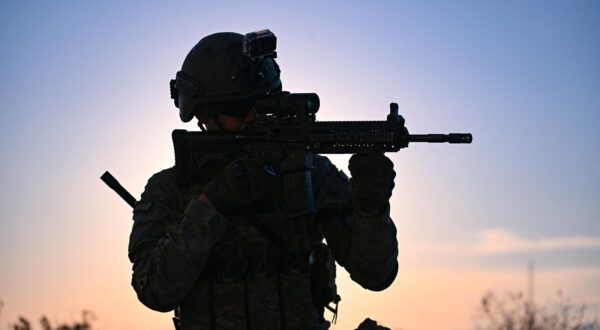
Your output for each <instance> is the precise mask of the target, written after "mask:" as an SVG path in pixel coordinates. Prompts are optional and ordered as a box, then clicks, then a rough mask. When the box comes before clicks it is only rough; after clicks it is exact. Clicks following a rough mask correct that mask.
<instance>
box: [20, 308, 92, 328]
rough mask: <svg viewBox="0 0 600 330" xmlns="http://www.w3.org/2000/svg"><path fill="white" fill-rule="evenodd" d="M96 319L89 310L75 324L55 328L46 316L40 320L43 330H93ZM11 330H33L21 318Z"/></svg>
mask: <svg viewBox="0 0 600 330" xmlns="http://www.w3.org/2000/svg"><path fill="white" fill-rule="evenodd" d="M95 319H96V316H95V315H94V314H93V313H92V312H91V311H88V310H84V311H83V312H81V321H76V322H73V324H68V323H63V324H57V325H56V326H55V327H53V326H52V324H51V323H50V320H48V318H47V317H46V316H42V317H41V318H40V326H41V329H42V330H91V329H92V322H93V321H94V320H95ZM9 329H11V330H33V329H34V328H33V327H32V326H31V322H29V320H28V319H26V318H24V317H22V316H21V317H19V320H18V322H17V323H15V324H11V325H10V326H9Z"/></svg>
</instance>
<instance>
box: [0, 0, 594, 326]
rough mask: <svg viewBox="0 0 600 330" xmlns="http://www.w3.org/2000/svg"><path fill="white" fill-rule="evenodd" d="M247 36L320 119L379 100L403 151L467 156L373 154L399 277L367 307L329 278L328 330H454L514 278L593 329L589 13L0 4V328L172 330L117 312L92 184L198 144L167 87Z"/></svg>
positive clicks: (364, 295)
mask: <svg viewBox="0 0 600 330" xmlns="http://www.w3.org/2000/svg"><path fill="white" fill-rule="evenodd" d="M263 28H269V29H270V30H271V31H273V32H274V33H275V34H276V35H277V37H278V49H277V51H278V55H279V57H278V58H277V61H278V63H279V65H280V66H281V69H282V81H283V87H284V89H285V90H289V91H294V92H315V93H317V94H318V95H319V96H320V99H321V109H320V111H319V113H318V116H317V118H318V120H361V119H362V120H383V119H384V118H385V116H386V114H387V112H388V106H389V103H390V102H397V103H398V104H399V105H400V113H401V114H402V115H403V116H404V117H405V118H406V126H407V127H408V129H409V130H410V131H411V132H412V133H449V132H471V133H473V136H474V142H473V144H471V145H447V144H446V145H433V144H431V145H427V144H414V145H411V146H410V147H409V148H408V149H404V150H402V151H400V152H399V153H396V154H388V156H389V157H390V158H391V159H392V160H393V161H394V164H395V170H396V172H397V177H396V188H395V190H394V194H393V197H392V201H391V204H392V218H393V219H394V222H395V224H396V226H397V227H398V240H399V249H400V256H399V262H400V273H399V274H398V277H397V279H396V281H395V283H394V284H393V285H392V286H391V287H390V288H389V289H387V290H386V291H384V292H380V293H374V292H369V291H365V290H363V289H362V288H361V287H360V286H358V285H357V284H354V283H353V282H352V281H351V280H350V279H349V277H348V275H347V273H346V272H345V271H343V270H341V269H340V271H339V274H338V278H339V280H338V287H339V290H340V293H341V296H342V302H341V303H340V315H339V320H338V323H337V325H336V326H334V327H333V329H340V330H345V329H354V328H355V327H356V326H357V325H358V323H360V321H362V320H363V319H364V318H365V317H371V318H373V319H376V320H378V321H379V322H380V323H383V324H385V325H386V326H388V327H390V328H395V329H400V328H401V329H403V330H435V329H450V330H467V329H473V325H474V324H475V323H476V321H477V313H476V309H477V305H478V303H479V301H480V299H481V297H482V296H483V294H484V293H485V292H486V291H487V290H495V291H496V292H498V293H502V292H505V290H523V291H525V292H526V291H527V264H528V262H530V261H533V262H534V263H535V270H536V271H535V300H536V301H537V302H538V303H543V302H545V301H547V300H548V299H550V298H552V297H554V296H555V293H556V292H557V291H558V290H562V291H563V292H564V293H565V295H567V296H569V297H571V299H572V300H573V301H575V302H580V303H587V304H588V305H589V307H588V311H587V312H588V314H589V315H591V316H597V317H600V147H599V146H600V1H591V0H589V1H583V0H575V1H541V0H540V1H516V0H509V1H495V2H492V1H471V0H461V1H419V2H417V1H412V2H408V1H352V2H350V1H294V2H284V1H271V2H266V1H258V2H257V1H252V2H251V1H219V2H217V1H214V2H208V1H130V2H127V4H125V3H124V1H96V2H92V1H27V2H26V1H21V2H18V1H2V2H0V68H1V72H2V74H1V75H0V110H1V112H0V160H1V164H2V171H1V172H0V300H1V301H2V302H3V307H0V329H6V328H7V324H8V323H11V322H14V321H15V320H16V319H17V317H18V316H19V315H23V316H26V317H28V318H30V319H32V320H37V319H38V318H39V317H40V316H41V315H43V314H45V315H48V316H49V318H50V320H53V321H65V320H75V319H78V317H79V313H80V311H81V310H82V309H90V310H93V311H94V312H95V314H96V315H97V321H96V322H95V323H94V325H95V327H94V329H104V330H109V329H131V330H141V329H170V328H171V320H170V317H171V314H161V313H158V312H154V311H151V310H149V309H147V308H145V307H144V306H143V305H142V304H141V303H139V302H138V301H137V298H136V296H135V293H134V291H133V289H132V288H131V286H130V280H131V264H130V262H129V260H128V258H127V242H128V238H129V232H130V230H131V225H132V221H131V210H130V208H129V206H128V205H126V204H125V203H124V202H123V201H122V200H121V199H120V198H119V197H118V196H117V195H116V194H115V193H113V192H112V191H111V190H109V189H108V188H107V187H106V186H105V185H104V183H102V182H101V181H100V179H99V176H100V175H101V174H102V173H103V172H104V171H105V170H110V171H111V172H112V173H113V175H115V176H116V177H117V178H118V179H119V180H120V181H121V183H122V184H123V185H124V186H125V187H126V188H127V189H129V191H130V192H131V193H132V194H133V195H134V196H135V197H136V198H138V197H139V195H140V193H141V192H142V190H143V188H144V185H145V184H146V180H147V179H148V177H150V176H151V175H152V174H153V173H155V172H157V171H159V170H161V169H163V168H166V167H170V166H172V165H173V161H174V158H173V150H172V144H171V140H170V133H171V131H172V130H173V129H175V128H185V129H190V130H193V129H196V128H195V124H194V123H188V124H183V123H181V122H180V121H179V118H178V115H177V109H176V108H175V107H174V105H173V103H172V100H171V99H170V98H169V89H168V83H169V79H171V78H173V77H174V76H175V73H176V72H177V71H178V70H179V69H180V67H181V63H182V61H183V59H184V57H185V55H186V54H187V53H188V51H189V50H190V48H191V47H192V46H193V45H194V44H195V43H196V42H198V40H200V39H201V38H202V37H204V36H206V35H208V34H211V33H215V32H220V31H234V32H239V33H247V32H251V31H255V30H259V29H263ZM348 158H349V155H348V156H336V157H332V159H333V160H334V162H335V164H336V165H337V166H338V167H339V168H341V169H343V170H344V171H345V172H346V173H348V171H347V161H348ZM0 305H1V304H0ZM326 316H327V317H330V314H327V315H326Z"/></svg>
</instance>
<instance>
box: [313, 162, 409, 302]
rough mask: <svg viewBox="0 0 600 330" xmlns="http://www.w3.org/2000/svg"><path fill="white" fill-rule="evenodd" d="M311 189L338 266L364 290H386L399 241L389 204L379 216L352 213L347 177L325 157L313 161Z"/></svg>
mask: <svg viewBox="0 0 600 330" xmlns="http://www.w3.org/2000/svg"><path fill="white" fill-rule="evenodd" d="M313 188H314V192H315V202H316V205H317V209H318V212H319V213H318V217H319V223H320V229H321V232H322V233H323V236H325V239H326V240H327V244H328V245H329V246H330V247H331V249H332V251H333V255H334V257H335V259H336V261H337V262H338V264H340V265H341V266H342V267H344V268H345V269H346V270H347V271H348V273H350V276H351V278H352V280H354V281H355V282H357V283H358V284H360V285H361V286H363V287H364V288H366V289H369V290H373V291H381V290H384V289H385V288H387V287H389V286H390V285H391V284H392V282H393V281H394V279H395V278H396V274H397V273H398V241H397V239H396V226H395V225H394V223H393V222H392V219H391V218H390V215H389V204H388V207H387V209H386V210H385V211H384V212H383V213H381V214H359V213H358V212H355V211H354V210H353V209H352V204H351V201H350V184H349V181H348V177H347V176H346V175H345V174H344V173H343V172H342V171H338V169H337V168H336V167H335V166H334V165H333V164H332V163H331V162H330V161H329V159H327V158H326V157H321V156H319V157H317V158H316V160H315V171H314V174H313Z"/></svg>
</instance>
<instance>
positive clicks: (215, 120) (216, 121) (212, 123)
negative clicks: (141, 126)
mask: <svg viewBox="0 0 600 330" xmlns="http://www.w3.org/2000/svg"><path fill="white" fill-rule="evenodd" d="M208 122H209V123H210V126H212V127H217V129H218V130H219V131H221V132H224V131H225V127H223V124H222V123H221V121H220V120H219V117H218V116H215V115H212V116H208Z"/></svg>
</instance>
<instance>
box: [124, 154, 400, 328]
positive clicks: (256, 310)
mask: <svg viewBox="0 0 600 330" xmlns="http://www.w3.org/2000/svg"><path fill="white" fill-rule="evenodd" d="M314 162H315V164H314V170H313V174H312V181H313V182H312V183H313V192H314V199H315V204H316V208H317V211H318V212H317V215H316V216H315V217H312V218H310V219H301V220H300V221H298V220H290V219H282V214H281V205H283V192H282V191H283V190H282V184H281V178H280V177H276V176H273V177H272V180H273V182H272V183H271V184H270V186H272V187H273V190H272V191H271V192H270V193H269V194H268V195H267V197H266V198H265V200H264V201H263V202H261V203H258V204H256V205H254V206H253V207H252V208H251V209H246V210H243V211H242V212H237V213H236V212H231V214H228V212H221V213H217V212H216V211H213V210H211V209H210V208H208V207H207V206H205V205H204V204H203V203H202V202H200V201H199V200H198V197H199V196H200V195H201V194H202V187H203V185H205V184H206V183H207V181H208V180H210V179H212V178H214V176H216V174H217V172H218V170H219V166H217V167H213V168H207V169H206V175H205V176H204V179H200V180H197V181H196V182H194V183H190V184H187V185H185V186H181V185H178V184H177V181H176V173H175V169H174V168H170V169H166V170H163V171H161V172H159V173H157V174H155V175H154V176H152V177H151V178H150V180H149V181H148V184H147V186H146V188H145V191H144V193H143V194H142V198H141V200H140V201H139V202H138V203H137V204H136V207H135V209H134V214H133V219H134V225H133V229H132V232H131V237H130V242H129V258H130V260H131V261H132V263H133V280H132V285H133V287H134V289H135V291H136V293H137V295H138V298H139V300H140V301H141V302H142V303H144V305H146V306H147V307H149V308H151V309H153V310H156V311H161V312H166V311H170V310H173V309H174V308H176V307H177V306H179V308H180V312H181V314H180V315H181V327H182V329H184V330H187V329H327V328H328V327H329V322H327V321H325V319H324V318H323V311H324V308H323V306H324V305H325V304H327V303H328V302H329V301H330V300H331V297H325V298H324V297H323V294H322V291H323V289H324V288H325V291H326V290H327V288H331V287H332V286H333V287H335V285H334V282H333V281H334V278H333V277H334V274H333V272H332V271H333V269H328V271H329V274H330V275H329V277H328V276H322V275H319V274H318V272H315V269H316V268H319V267H323V264H325V265H326V264H327V262H326V261H323V259H327V257H328V255H327V254H326V253H325V254H323V253H322V252H323V251H331V253H332V255H333V258H335V261H336V262H337V263H338V264H339V265H341V266H342V267H344V268H345V269H346V270H347V271H348V272H349V273H350V275H351V278H352V279H353V280H354V281H355V282H357V283H359V284H360V285H361V286H363V287H364V288H367V289H369V290H374V291H379V290H383V289H385V288H387V287H388V286H389V285H391V283H392V282H393V281H394V279H395V277H396V273H397V271H398V262H397V255H398V243H397V240H396V228H395V226H394V223H393V222H392V220H391V219H390V217H389V204H385V205H386V207H385V209H384V210H383V212H378V213H379V214H367V213H359V212H355V211H354V210H353V208H352V202H351V196H350V190H351V189H350V185H349V181H348V178H347V176H346V175H345V174H344V173H343V172H341V171H338V170H337V168H336V167H335V166H334V165H333V164H332V163H331V162H330V161H329V159H327V158H326V157H322V156H315V160H314ZM222 165H225V164H222ZM323 238H325V240H326V242H327V245H328V247H329V248H327V249H325V248H324V245H323V244H322V241H323ZM329 249H330V250H329ZM319 251H320V252H319ZM327 267H328V266H326V268H327ZM331 267H333V266H329V267H328V268H331Z"/></svg>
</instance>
